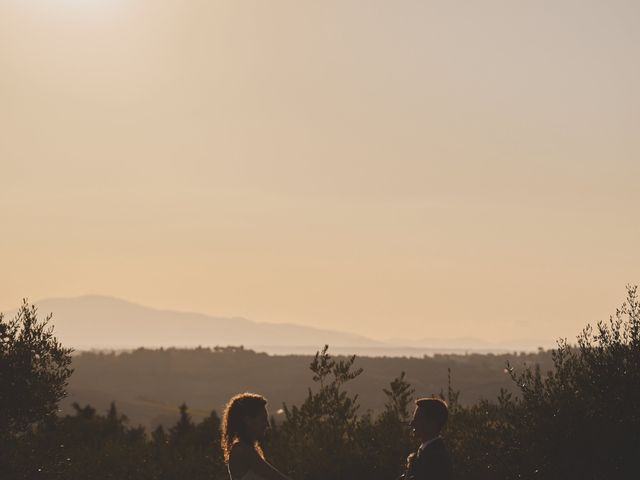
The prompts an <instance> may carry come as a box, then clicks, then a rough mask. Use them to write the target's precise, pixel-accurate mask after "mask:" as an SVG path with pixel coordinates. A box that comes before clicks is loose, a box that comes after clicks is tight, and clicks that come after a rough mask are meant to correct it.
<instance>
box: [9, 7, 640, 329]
mask: <svg viewBox="0 0 640 480" xmlns="http://www.w3.org/2000/svg"><path fill="white" fill-rule="evenodd" d="M639 24H640V3H639V2H637V1H635V0H629V1H622V0H619V1H614V0H607V1H596V0H576V1H563V0H549V1H542V0H535V1H513V0H502V1H498V0H483V1H478V0H469V1H452V0H443V1H426V0H420V1H418V0H416V1H376V0H366V1H365V0H362V1H347V0H340V1H335V2H333V1H315V0H313V1H312V0H308V1H301V0H295V1H293V0H292V1H278V0H272V1H264V0H256V1H251V2H249V1H241V0H233V1H228V2H218V1H214V0H206V1H205V0H202V1H195V0H174V1H162V0H3V1H2V3H0V162H1V163H0V179H1V187H0V228H2V236H1V240H0V241H1V242H2V243H1V249H0V265H1V270H2V275H1V276H0V308H2V309H4V310H8V309H9V308H13V307H15V306H16V305H17V304H18V303H19V302H20V300H21V299H22V298H23V297H29V298H30V299H31V300H37V299H40V298H44V297H57V296H75V295H81V294H85V293H99V294H107V295H113V296H117V297H122V298H125V299H129V300H132V301H136V302H139V303H143V304H146V305H150V306H155V307H160V308H173V309H187V310H194V311H201V312H205V313H211V314H215V315H238V316H245V317H248V318H251V319H253V320H257V321H267V322H293V323H299V324H305V325H316V326H323V327H329V328H338V329H344V330H349V331H353V332H357V333H361V334H364V335H368V336H371V337H374V338H386V337H394V336H413V335H415V336H459V335H465V336H466V335H474V336H479V337H484V338H487V339H497V340H504V339H511V338H520V337H535V338H556V337H558V336H569V337H570V338H573V337H574V336H575V334H576V333H577V332H578V331H579V330H580V328H581V327H582V326H583V325H584V324H585V323H587V322H592V321H596V320H599V319H606V318H607V317H608V315H609V314H610V313H613V311H614V310H615V307H616V306H617V305H618V304H619V303H620V302H621V301H622V300H623V298H624V294H625V291H624V287H625V284H627V283H640V248H639V245H640V217H639V215H638V205H639V204H640V188H639V181H638V179H639V178H640V91H639V87H638V86H639V85H640V61H639V59H640V28H638V25H639Z"/></svg>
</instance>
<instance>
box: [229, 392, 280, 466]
mask: <svg viewBox="0 0 640 480" xmlns="http://www.w3.org/2000/svg"><path fill="white" fill-rule="evenodd" d="M266 405H267V400H266V399H265V398H264V397H263V396H262V395H257V394H255V393H240V394H238V395H235V396H233V397H231V398H230V399H229V401H228V402H227V405H226V406H225V408H224V414H223V416H222V428H221V430H222V438H221V442H220V443H221V445H222V451H223V453H224V460H225V462H227V463H228V462H229V455H230V453H231V447H232V446H233V444H234V443H236V442H245V443H250V444H252V445H253V446H254V447H255V448H256V450H257V451H258V453H259V454H260V455H262V449H261V448H260V440H262V438H263V437H264V434H265V432H266V430H267V428H268V427H269V419H268V417H267V409H266Z"/></svg>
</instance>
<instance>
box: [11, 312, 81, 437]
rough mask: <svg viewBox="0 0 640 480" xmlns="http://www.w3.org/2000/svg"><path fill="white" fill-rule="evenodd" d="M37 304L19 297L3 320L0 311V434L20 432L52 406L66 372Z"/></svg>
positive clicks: (62, 352) (67, 353) (67, 361)
mask: <svg viewBox="0 0 640 480" xmlns="http://www.w3.org/2000/svg"><path fill="white" fill-rule="evenodd" d="M50 320H51V315H49V316H47V317H46V318H45V319H44V320H38V315H37V309H36V307H35V306H33V305H29V304H28V303H27V301H26V300H24V301H23V303H22V305H21V307H20V308H19V309H18V312H17V313H16V316H15V317H14V318H13V319H12V320H9V321H6V320H5V319H4V316H3V315H2V314H1V313H0V439H1V437H2V436H4V437H7V438H8V437H11V436H13V435H17V434H19V433H22V432H25V431H26V430H27V429H28V428H29V427H30V426H31V425H32V424H34V423H35V422H38V421H41V420H43V419H44V418H45V417H46V416H47V415H51V414H52V413H54V412H55V411H56V409H57V404H58V402H59V401H60V400H61V399H62V398H63V397H64V396H65V395H66V392H65V388H66V386H67V379H68V378H69V376H70V375H71V373H72V369H71V349H68V348H64V347H62V345H61V344H60V342H58V340H57V339H56V337H54V335H53V327H50V326H48V324H49V321H50Z"/></svg>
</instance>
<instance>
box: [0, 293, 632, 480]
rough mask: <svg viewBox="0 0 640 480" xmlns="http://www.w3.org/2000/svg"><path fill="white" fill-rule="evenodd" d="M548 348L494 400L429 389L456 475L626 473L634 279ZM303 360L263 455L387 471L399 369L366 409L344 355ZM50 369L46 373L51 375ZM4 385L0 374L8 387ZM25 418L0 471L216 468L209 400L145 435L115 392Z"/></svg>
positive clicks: (403, 393)
mask: <svg viewBox="0 0 640 480" xmlns="http://www.w3.org/2000/svg"><path fill="white" fill-rule="evenodd" d="M0 325H2V323H0ZM3 328H4V327H3ZM45 345H46V343H45ZM551 355H552V356H551V358H552V361H553V366H552V368H550V369H549V370H548V371H546V372H545V373H543V370H542V369H541V368H540V367H539V366H531V367H518V368H513V367H510V366H507V372H508V374H509V376H510V377H511V379H512V381H513V385H514V386H515V387H516V388H515V390H514V391H507V390H506V389H503V390H502V391H501V392H500V393H499V395H498V396H497V398H496V399H495V400H488V399H485V400H480V401H477V402H474V403H468V404H462V403H461V402H460V401H459V398H460V393H459V392H457V391H455V390H454V389H453V388H452V387H451V383H450V382H449V387H448V389H447V390H446V391H443V392H441V394H442V396H443V397H444V398H446V399H447V401H448V403H449V405H450V409H451V415H450V421H449V423H448V425H447V427H446V431H445V432H444V435H445V438H446V441H447V444H448V445H449V448H450V449H451V452H452V455H453V459H454V467H455V476H456V478H460V479H479V480H482V479H487V480H488V479H514V480H515V479H548V480H551V479H574V478H575V479H627V478H636V477H637V472H636V471H635V463H636V459H637V458H638V455H640V414H639V413H638V411H637V409H636V405H638V403H639V402H640V302H639V301H638V296H637V289H636V288H629V289H628V296H627V299H626V301H625V303H624V304H623V306H622V307H621V308H620V309H618V310H617V311H616V314H615V315H614V316H612V317H611V319H610V320H609V321H608V322H603V323H600V324H598V325H597V326H596V327H595V329H591V328H586V329H585V330H584V331H583V332H582V333H581V335H580V336H579V337H578V341H577V344H576V345H575V346H571V345H569V344H568V343H567V342H564V341H561V342H560V343H559V345H558V348H557V349H556V350H554V351H553V352H552V354H551ZM310 369H311V377H312V381H313V386H312V387H311V388H309V389H308V390H307V391H306V395H305V396H304V398H303V399H302V400H301V401H300V402H296V403H295V404H293V405H284V407H283V410H284V418H283V419H282V420H281V421H278V422H274V427H273V428H272V430H271V431H270V433H269V437H268V438H267V441H266V444H265V451H266V455H267V457H268V458H269V459H270V460H272V461H273V462H274V463H275V464H276V465H277V466H278V467H279V468H281V469H282V470H284V471H286V472H288V473H290V474H291V476H292V477H293V478H295V479H297V480H316V479H318V480H319V479H321V478H322V479H326V478H332V479H337V480H342V479H344V480H346V479H367V480H371V479H373V480H377V479H380V480H393V479H395V478H396V477H397V475H398V474H399V473H400V472H401V469H402V464H403V462H404V459H405V458H406V456H407V454H408V453H409V452H410V451H411V449H412V448H415V440H412V439H411V438H410V436H409V432H408V429H407V428H406V422H407V420H408V418H409V416H410V413H411V410H412V399H413V397H414V395H415V393H416V392H415V391H414V388H413V387H412V386H411V384H410V382H408V381H407V376H406V375H405V374H404V373H401V374H400V375H399V376H398V377H397V378H396V379H394V380H393V381H392V382H391V384H390V385H388V386H387V387H386V388H385V389H384V390H382V391H381V392H380V396H381V397H382V398H384V399H385V400H384V402H385V404H384V408H383V409H382V410H381V411H380V412H378V413H375V414H374V413H373V412H371V411H370V410H363V409H362V408H361V400H362V398H361V397H359V396H358V395H357V394H354V393H352V391H351V390H350V389H349V388H348V387H349V385H351V384H354V383H356V382H358V381H359V379H361V378H362V375H363V372H362V367H361V366H360V361H359V360H356V359H355V357H350V358H343V357H341V358H333V357H332V356H331V355H329V353H328V351H327V349H326V348H325V349H323V350H322V351H320V352H318V354H317V355H316V356H315V358H314V359H313V360H312V362H311V364H310ZM63 377H64V376H62V377H61V376H52V377H49V378H51V379H53V380H56V381H57V382H59V380H60V379H63ZM5 378H9V377H2V381H3V382H4V381H5ZM454 380H455V377H454ZM56 381H54V382H53V383H54V384H55V385H59V383H56ZM5 387H6V384H2V385H0V389H1V390H2V391H5V392H6V391H9V392H10V390H7V389H6V388H5ZM421 393H422V392H421ZM424 393H427V392H424ZM429 393H430V392H429ZM9 396H10V394H9ZM15 404H16V403H14V404H12V405H15ZM272 407H273V405H272ZM4 414H5V415H7V414H9V415H11V414H12V412H5V413H4ZM33 420H34V422H35V423H34V424H33V427H32V428H30V429H26V431H23V432H17V431H16V432H12V433H11V434H10V435H9V434H8V435H5V437H4V439H3V444H2V448H1V449H0V477H1V478H3V479H23V478H24V479H32V478H43V479H62V478H64V479H71V480H74V479H86V478H92V479H116V478H117V479H160V478H162V479H178V478H180V479H182V478H191V479H220V480H222V479H223V478H226V476H227V473H226V470H225V467H224V465H223V463H222V455H221V451H220V446H219V439H218V428H219V424H220V419H219V417H218V415H217V414H216V412H215V411H214V412H212V413H211V414H210V415H209V416H208V417H206V418H204V419H203V420H202V421H199V422H194V421H193V420H192V418H191V417H190V414H189V411H188V409H187V407H186V405H182V407H181V409H180V417H179V419H178V421H177V422H176V423H175V424H174V425H173V426H172V427H170V428H169V429H166V430H165V428H163V427H158V428H156V429H154V430H153V431H152V432H151V433H150V434H146V433H145V429H144V428H142V427H132V426H129V425H128V423H127V420H126V418H125V417H124V416H122V415H120V414H119V413H118V411H117V410H116V407H115V405H112V406H111V407H110V409H109V410H108V411H107V412H106V413H105V414H104V415H100V414H98V413H97V412H96V411H95V410H94V409H93V408H92V407H90V406H85V407H81V406H79V405H77V404H76V405H75V406H74V412H73V414H72V415H67V416H63V417H59V416H51V415H45V416H44V417H43V418H41V419H39V420H37V419H35V417H34V418H33Z"/></svg>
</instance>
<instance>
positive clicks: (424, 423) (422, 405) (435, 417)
mask: <svg viewBox="0 0 640 480" xmlns="http://www.w3.org/2000/svg"><path fill="white" fill-rule="evenodd" d="M448 417H449V408H448V407H447V404H446V403H445V401H444V400H441V399H439V398H434V397H426V398H419V399H418V400H416V409H415V411H414V412H413V418H412V419H411V423H410V425H411V428H413V433H414V434H415V435H416V437H418V438H419V439H420V440H422V441H423V442H426V441H427V440H430V439H432V438H434V437H437V436H438V435H439V434H440V432H441V431H442V428H443V427H444V425H445V424H446V423H447V418H448Z"/></svg>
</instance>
